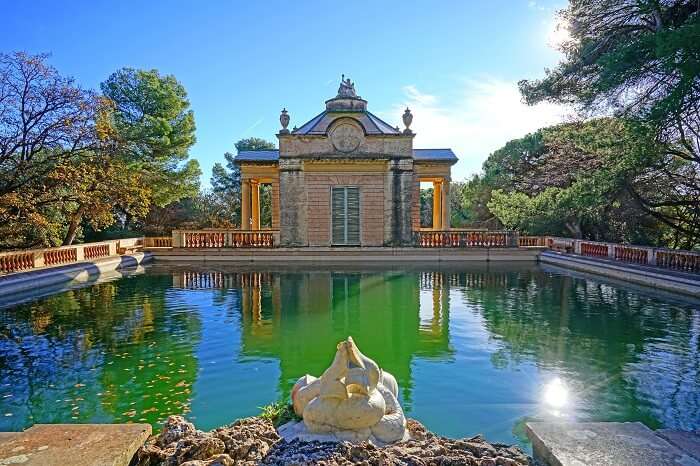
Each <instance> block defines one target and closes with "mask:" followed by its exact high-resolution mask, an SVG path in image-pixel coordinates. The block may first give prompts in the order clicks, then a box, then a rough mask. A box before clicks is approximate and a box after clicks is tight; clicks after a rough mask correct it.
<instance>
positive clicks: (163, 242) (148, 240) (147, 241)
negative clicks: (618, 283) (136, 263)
mask: <svg viewBox="0 0 700 466" xmlns="http://www.w3.org/2000/svg"><path fill="white" fill-rule="evenodd" d="M143 245H144V247H147V248H172V247H173V237H172V236H150V237H149V236H147V237H145V238H144V239H143Z"/></svg>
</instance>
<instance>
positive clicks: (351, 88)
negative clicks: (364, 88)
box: [338, 75, 357, 97]
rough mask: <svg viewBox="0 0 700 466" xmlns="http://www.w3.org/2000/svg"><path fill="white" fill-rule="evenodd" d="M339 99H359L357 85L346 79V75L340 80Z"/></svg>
mask: <svg viewBox="0 0 700 466" xmlns="http://www.w3.org/2000/svg"><path fill="white" fill-rule="evenodd" d="M338 97H357V93H356V92H355V83H353V82H352V81H350V78H348V79H345V75H342V76H341V78H340V87H338Z"/></svg>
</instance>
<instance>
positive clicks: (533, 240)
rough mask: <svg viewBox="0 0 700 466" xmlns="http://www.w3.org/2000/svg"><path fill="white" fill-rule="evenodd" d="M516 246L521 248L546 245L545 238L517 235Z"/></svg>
mask: <svg viewBox="0 0 700 466" xmlns="http://www.w3.org/2000/svg"><path fill="white" fill-rule="evenodd" d="M518 246H519V247H521V248H532V247H539V248H543V247H545V246H547V239H546V238H545V237H544V236H518Z"/></svg>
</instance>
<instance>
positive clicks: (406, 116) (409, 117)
mask: <svg viewBox="0 0 700 466" xmlns="http://www.w3.org/2000/svg"><path fill="white" fill-rule="evenodd" d="M411 123H413V113H411V110H409V108H408V107H406V111H405V112H403V124H404V125H406V129H405V130H403V132H404V133H405V134H411V133H412V132H413V131H411V129H410V126H411Z"/></svg>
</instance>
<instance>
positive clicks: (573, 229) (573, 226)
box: [565, 220, 583, 239]
mask: <svg viewBox="0 0 700 466" xmlns="http://www.w3.org/2000/svg"><path fill="white" fill-rule="evenodd" d="M565 226H566V229H567V230H569V232H570V233H571V236H573V237H574V239H581V238H583V232H582V231H581V222H580V221H578V220H574V221H571V222H566V224H565Z"/></svg>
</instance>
